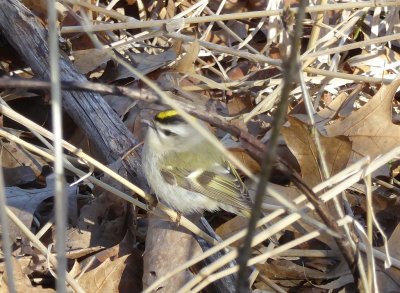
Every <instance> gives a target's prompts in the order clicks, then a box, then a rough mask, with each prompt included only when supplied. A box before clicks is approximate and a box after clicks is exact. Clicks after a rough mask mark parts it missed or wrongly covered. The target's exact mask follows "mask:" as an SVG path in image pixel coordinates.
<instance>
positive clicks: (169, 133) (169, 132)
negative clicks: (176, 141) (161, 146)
mask: <svg viewBox="0 0 400 293" xmlns="http://www.w3.org/2000/svg"><path fill="white" fill-rule="evenodd" d="M162 132H163V133H164V135H165V136H171V135H174V134H175V133H173V132H172V131H169V130H163V131H162Z"/></svg>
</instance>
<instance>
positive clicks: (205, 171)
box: [142, 110, 251, 217]
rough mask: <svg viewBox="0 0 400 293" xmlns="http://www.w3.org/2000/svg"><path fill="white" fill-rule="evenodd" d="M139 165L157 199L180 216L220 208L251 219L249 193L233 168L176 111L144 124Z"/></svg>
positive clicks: (156, 117) (160, 114)
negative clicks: (147, 124)
mask: <svg viewBox="0 0 400 293" xmlns="http://www.w3.org/2000/svg"><path fill="white" fill-rule="evenodd" d="M142 164H143V169H144V173H145V175H146V177H147V181H148V183H149V185H150V187H151V188H152V189H153V191H154V192H155V194H156V195H157V197H158V199H159V200H161V202H163V203H165V204H167V205H168V206H169V207H171V208H173V209H174V210H175V211H177V212H179V213H181V214H191V213H202V212H203V211H205V210H207V211H216V210H219V209H223V210H226V211H229V212H232V213H235V214H241V215H243V216H246V217H248V216H249V215H250V207H251V202H250V199H249V195H248V192H247V189H246V186H245V185H244V184H243V182H242V180H241V179H240V177H239V175H238V173H237V172H236V170H235V169H234V168H233V167H232V165H231V164H230V163H229V162H228V161H227V160H226V159H225V157H224V156H223V155H222V154H221V153H220V152H219V151H218V150H217V149H216V148H215V147H214V146H213V145H212V144H210V143H209V142H208V141H207V140H206V139H205V138H203V137H202V136H201V135H200V134H198V133H197V131H196V130H195V129H194V128H193V127H192V126H191V125H189V124H188V123H187V122H185V121H184V120H183V119H182V118H181V117H180V116H179V115H178V113H177V112H176V111H175V110H167V111H163V112H160V113H158V114H157V115H156V116H155V118H154V120H153V121H151V122H150V123H149V129H148V131H147V135H146V138H145V141H144V146H143V153H142Z"/></svg>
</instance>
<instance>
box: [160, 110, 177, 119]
mask: <svg viewBox="0 0 400 293" xmlns="http://www.w3.org/2000/svg"><path fill="white" fill-rule="evenodd" d="M177 115H178V112H176V111H175V110H167V111H162V112H160V113H158V114H157V116H156V118H157V119H160V120H163V119H167V118H171V117H175V116H177Z"/></svg>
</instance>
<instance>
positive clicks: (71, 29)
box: [61, 0, 400, 34]
mask: <svg viewBox="0 0 400 293" xmlns="http://www.w3.org/2000/svg"><path fill="white" fill-rule="evenodd" d="M399 5H400V3H399V2H398V1H395V0H391V1H362V2H349V3H337V4H328V5H316V6H309V7H307V8H306V12H308V13H313V12H323V11H332V10H342V9H355V8H364V7H390V6H399ZM289 11H290V13H292V14H298V13H299V10H298V8H291V9H290V10H289ZM282 13H283V9H277V10H267V11H265V10H263V11H251V12H242V13H231V14H221V15H210V16H199V17H190V18H185V19H183V21H182V24H197V23H204V22H214V21H227V20H238V19H250V18H262V17H268V16H274V15H282ZM169 23H171V20H170V19H167V20H151V21H140V22H139V21H138V22H126V23H115V24H98V25H90V26H65V27H63V28H62V29H61V33H63V34H66V33H78V32H80V33H81V32H89V31H92V32H95V31H111V30H123V29H135V28H150V27H162V26H165V25H167V24H169Z"/></svg>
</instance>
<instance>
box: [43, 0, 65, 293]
mask: <svg viewBox="0 0 400 293" xmlns="http://www.w3.org/2000/svg"><path fill="white" fill-rule="evenodd" d="M47 16H48V31H49V39H48V42H49V65H50V83H51V87H50V89H51V91H50V92H51V102H52V103H51V114H52V115H51V116H52V125H53V133H54V156H55V161H54V175H55V183H54V184H55V196H54V197H55V208H54V212H55V218H56V252H57V256H56V257H57V281H56V290H57V292H60V293H65V292H66V291H67V287H66V285H65V278H66V272H67V259H66V257H65V251H66V249H67V246H66V234H67V212H66V209H65V207H66V206H67V204H68V203H67V197H66V196H65V178H64V160H63V147H62V137H63V134H62V98H61V85H60V66H59V57H58V56H59V52H58V51H59V49H58V31H57V10H56V7H55V1H54V0H48V1H47Z"/></svg>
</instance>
